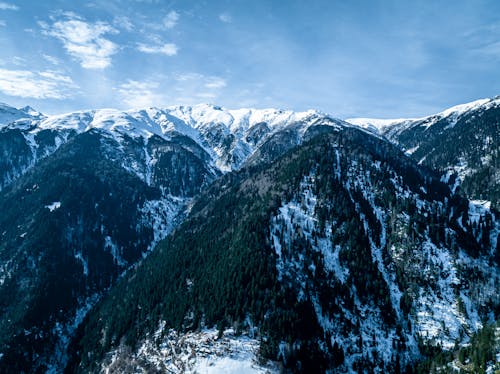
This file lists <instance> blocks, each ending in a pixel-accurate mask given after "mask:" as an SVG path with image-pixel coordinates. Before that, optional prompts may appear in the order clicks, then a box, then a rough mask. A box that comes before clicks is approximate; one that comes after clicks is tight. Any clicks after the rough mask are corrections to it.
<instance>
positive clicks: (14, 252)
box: [0, 105, 341, 371]
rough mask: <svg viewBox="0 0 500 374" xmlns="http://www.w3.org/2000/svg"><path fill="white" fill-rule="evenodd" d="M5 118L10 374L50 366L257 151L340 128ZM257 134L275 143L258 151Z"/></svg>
mask: <svg viewBox="0 0 500 374" xmlns="http://www.w3.org/2000/svg"><path fill="white" fill-rule="evenodd" d="M6 112H9V113H14V114H13V116H11V117H8V118H10V119H12V118H14V120H13V122H10V123H5V124H4V125H3V127H2V128H1V129H0V147H1V148H2V151H3V155H4V157H3V158H2V162H3V164H2V167H1V168H0V180H1V182H2V183H1V189H0V207H1V211H2V214H1V216H0V227H1V228H2V230H1V236H2V241H1V243H0V259H1V264H2V265H1V267H0V302H1V305H0V309H1V311H2V313H1V314H0V315H1V318H0V337H1V338H0V346H1V347H2V348H1V350H0V353H1V355H0V357H1V358H0V368H9V370H8V371H11V370H16V371H23V370H24V371H30V370H32V369H36V370H40V371H42V370H46V369H50V370H56V371H59V370H60V369H61V367H63V366H64V364H65V361H66V359H67V356H66V354H65V351H66V347H67V344H68V341H69V337H70V336H71V335H72V333H73V331H74V329H75V327H76V326H77V325H78V324H79V323H80V322H81V320H82V318H83V316H84V315H85V314H86V313H87V312H88V310H90V308H91V307H92V305H94V304H95V302H96V301H97V300H98V299H99V297H101V295H102V293H103V292H104V291H105V290H107V289H108V288H109V287H111V286H112V285H113V283H114V282H115V280H116V279H117V278H118V277H119V276H120V275H121V274H123V273H124V272H125V271H126V270H127V269H129V268H130V267H131V266H132V265H134V264H136V263H137V262H138V261H140V260H141V259H142V258H143V257H144V256H146V254H147V253H149V252H150V251H151V250H152V249H153V248H154V247H155V245H156V243H158V242H159V241H160V240H161V239H163V238H164V237H165V236H166V235H168V234H169V233H170V232H171V231H172V230H173V229H174V228H175V227H176V225H177V224H179V223H180V222H182V220H183V217H184V215H185V211H186V209H189V206H190V201H191V199H192V198H193V197H194V196H196V195H198V194H199V193H200V191H202V190H204V189H205V188H207V187H208V186H209V185H210V184H211V183H212V182H213V181H214V180H216V179H217V178H219V177H220V176H221V175H222V174H223V173H227V172H228V171H230V170H233V169H238V168H239V167H240V166H241V165H242V164H243V163H244V162H245V161H246V160H247V159H249V158H251V156H252V155H254V154H256V153H257V151H259V152H260V153H259V154H261V155H262V156H263V157H264V156H265V157H273V154H275V153H276V152H278V153H279V152H282V151H283V150H284V149H288V148H289V147H292V146H295V145H296V144H298V143H300V142H301V141H302V140H301V139H302V137H303V134H304V132H305V131H306V129H307V128H308V127H310V126H312V125H313V124H314V123H317V122H321V123H323V124H330V125H331V126H334V125H336V123H337V122H339V123H340V122H341V121H336V120H333V119H330V118H329V117H327V116H326V115H323V114H320V113H317V112H312V111H311V112H305V113H293V112H285V111H280V110H260V111H259V110H252V109H246V110H237V111H228V110H224V109H222V108H219V107H215V106H209V105H200V106H196V107H175V108H169V109H154V108H150V109H146V110H139V111H129V112H120V111H117V110H108V109H106V110H95V111H82V112H75V113H69V114H65V115H58V116H43V115H40V114H38V113H35V112H34V111H33V110H31V109H29V110H28V109H26V110H17V109H14V108H10V109H8V110H7V109H6ZM17 114H19V115H18V116H17V117H16V115H17ZM5 118H7V117H5ZM267 139H269V142H267V144H272V145H273V146H272V147H271V148H269V149H262V150H260V146H261V144H263V143H264V141H265V140H267ZM266 155H267V156H266ZM0 371H1V370H0Z"/></svg>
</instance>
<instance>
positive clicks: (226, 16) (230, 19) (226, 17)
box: [219, 13, 233, 23]
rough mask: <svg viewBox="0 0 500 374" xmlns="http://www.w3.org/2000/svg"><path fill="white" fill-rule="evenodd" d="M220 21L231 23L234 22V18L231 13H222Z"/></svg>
mask: <svg viewBox="0 0 500 374" xmlns="http://www.w3.org/2000/svg"><path fill="white" fill-rule="evenodd" d="M219 20H221V21H222V22H224V23H231V22H233V17H231V15H230V14H229V13H222V14H219Z"/></svg>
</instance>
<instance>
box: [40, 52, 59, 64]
mask: <svg viewBox="0 0 500 374" xmlns="http://www.w3.org/2000/svg"><path fill="white" fill-rule="evenodd" d="M42 57H43V58H44V59H45V60H46V61H47V62H50V63H51V64H52V65H59V64H60V63H61V61H60V60H59V59H58V58H57V57H54V56H51V55H47V54H43V55H42Z"/></svg>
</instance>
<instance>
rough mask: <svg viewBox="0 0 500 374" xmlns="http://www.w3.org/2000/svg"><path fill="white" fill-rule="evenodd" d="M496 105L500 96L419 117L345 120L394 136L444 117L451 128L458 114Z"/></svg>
mask: <svg viewBox="0 0 500 374" xmlns="http://www.w3.org/2000/svg"><path fill="white" fill-rule="evenodd" d="M496 107H500V96H496V97H494V98H488V99H479V100H475V101H472V102H470V103H465V104H459V105H455V106H453V107H451V108H448V109H446V110H443V111H442V112H439V113H436V114H433V115H430V116H424V117H420V118H398V119H380V118H348V119H346V120H345V121H346V122H348V123H351V124H353V125H356V126H359V127H361V128H364V129H368V130H372V131H373V130H374V131H376V132H380V133H383V134H386V135H388V136H389V137H394V136H396V135H397V134H400V133H401V132H402V131H404V130H407V129H409V128H412V127H415V126H422V127H424V128H426V129H427V128H429V127H431V126H433V125H435V124H436V123H438V122H439V121H441V120H444V119H445V120H447V121H449V124H448V128H452V127H454V126H455V125H456V123H457V121H458V119H459V118H460V116H463V115H464V114H468V113H470V112H474V111H484V110H488V109H491V108H496Z"/></svg>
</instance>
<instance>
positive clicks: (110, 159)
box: [0, 98, 500, 373]
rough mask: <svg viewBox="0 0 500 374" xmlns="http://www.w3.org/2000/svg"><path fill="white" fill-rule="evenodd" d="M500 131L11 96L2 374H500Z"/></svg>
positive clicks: (480, 106)
mask: <svg viewBox="0 0 500 374" xmlns="http://www.w3.org/2000/svg"><path fill="white" fill-rule="evenodd" d="M349 121H350V122H352V123H349ZM381 123H382V124H383V126H377V125H380V124H381ZM499 134H500V99H498V98H495V99H488V100H481V101H477V102H474V103H471V104H466V105H462V106H458V107H454V108H451V109H449V110H447V111H445V112H442V113H440V114H437V115H434V116H431V117H426V118H423V119H416V120H395V121H389V122H388V123H386V122H380V121H376V120H367V119H355V120H348V121H347V122H346V121H343V120H339V119H335V118H333V117H331V116H329V115H327V114H324V113H320V112H317V111H308V112H292V111H283V110H275V109H265V110H256V109H239V110H227V109H224V108H221V107H218V106H213V105H197V106H193V107H187V106H178V107H169V108H163V109H159V108H147V109H143V110H131V111H125V112H124V111H118V110H112V109H101V110H89V111H81V112H74V113H69V114H64V115H57V116H46V115H43V114H42V113H39V112H37V111H36V110H34V109H32V108H30V107H25V108H22V109H16V108H12V107H10V106H8V105H4V104H2V105H1V106H0V149H1V151H2V158H1V160H0V212H1V214H0V236H1V240H0V311H1V313H0V372H6V373H7V372H62V371H64V370H65V371H66V372H78V373H79V372H81V373H88V372H104V373H114V372H116V373H136V372H148V373H149V372H175V373H182V372H224V371H226V372H237V371H239V372H280V371H284V372H306V373H312V372H339V373H342V372H379V373H387V372H389V373H391V372H394V373H397V372H404V371H407V372H412V371H413V372H417V371H419V370H420V371H423V372H426V371H427V372H428V371H430V370H434V369H439V370H442V371H453V370H465V371H466V370H469V371H471V372H475V371H480V370H484V371H486V370H490V371H493V370H495V369H499V368H498V363H495V360H496V361H498V355H499V354H500V348H499V344H500V333H499V331H500V330H499V328H498V324H496V325H495V323H497V321H498V320H499V313H500V309H499V305H500V294H499V293H498V289H500V272H499V270H498V266H499V264H500V255H499V253H500V248H499V247H500V240H499V239H500V238H499V234H500V214H499V212H498V208H499V205H498V204H499V201H498V198H499V190H498V186H499V185H500V183H499V182H500V180H499V179H500V174H499V173H500V171H499V170H500V169H499V165H498V153H499V147H500V140H499ZM495 365H496V366H495Z"/></svg>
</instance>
